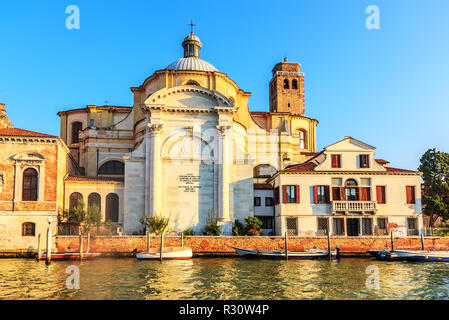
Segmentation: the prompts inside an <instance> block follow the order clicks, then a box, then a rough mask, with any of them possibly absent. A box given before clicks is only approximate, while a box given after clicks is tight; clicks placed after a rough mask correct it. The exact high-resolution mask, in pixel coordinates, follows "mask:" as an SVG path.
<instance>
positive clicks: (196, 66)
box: [167, 57, 218, 72]
mask: <svg viewBox="0 0 449 320" xmlns="http://www.w3.org/2000/svg"><path fill="white" fill-rule="evenodd" d="M167 69H169V70H195V71H209V72H214V71H218V69H217V68H215V67H214V66H213V65H211V64H210V63H209V62H207V61H204V60H203V59H200V58H197V57H185V58H181V59H178V60H176V61H175V62H173V63H171V64H169V65H168V66H167Z"/></svg>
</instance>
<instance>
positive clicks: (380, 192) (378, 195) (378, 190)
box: [376, 186, 385, 203]
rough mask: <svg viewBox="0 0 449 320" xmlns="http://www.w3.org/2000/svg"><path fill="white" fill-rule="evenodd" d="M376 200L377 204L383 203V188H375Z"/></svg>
mask: <svg viewBox="0 0 449 320" xmlns="http://www.w3.org/2000/svg"><path fill="white" fill-rule="evenodd" d="M376 200H377V203H385V187H384V186H377V187H376Z"/></svg>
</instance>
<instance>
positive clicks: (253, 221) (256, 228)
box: [244, 217, 262, 236]
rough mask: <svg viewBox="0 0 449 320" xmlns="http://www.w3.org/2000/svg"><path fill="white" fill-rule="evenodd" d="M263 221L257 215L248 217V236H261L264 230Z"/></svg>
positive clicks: (246, 231)
mask: <svg viewBox="0 0 449 320" xmlns="http://www.w3.org/2000/svg"><path fill="white" fill-rule="evenodd" d="M261 227H262V221H260V219H259V218H257V217H248V218H246V219H245V226H244V230H245V234H246V235H247V236H260V233H261V232H262V229H261Z"/></svg>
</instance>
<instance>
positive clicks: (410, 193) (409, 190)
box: [406, 186, 415, 204]
mask: <svg viewBox="0 0 449 320" xmlns="http://www.w3.org/2000/svg"><path fill="white" fill-rule="evenodd" d="M406 194H407V203H408V204H414V203H415V187H413V186H407V187H406Z"/></svg>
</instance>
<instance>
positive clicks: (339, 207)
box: [332, 201, 377, 212]
mask: <svg viewBox="0 0 449 320" xmlns="http://www.w3.org/2000/svg"><path fill="white" fill-rule="evenodd" d="M376 210H377V203H376V201H332V211H346V212H347V211H376Z"/></svg>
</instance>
